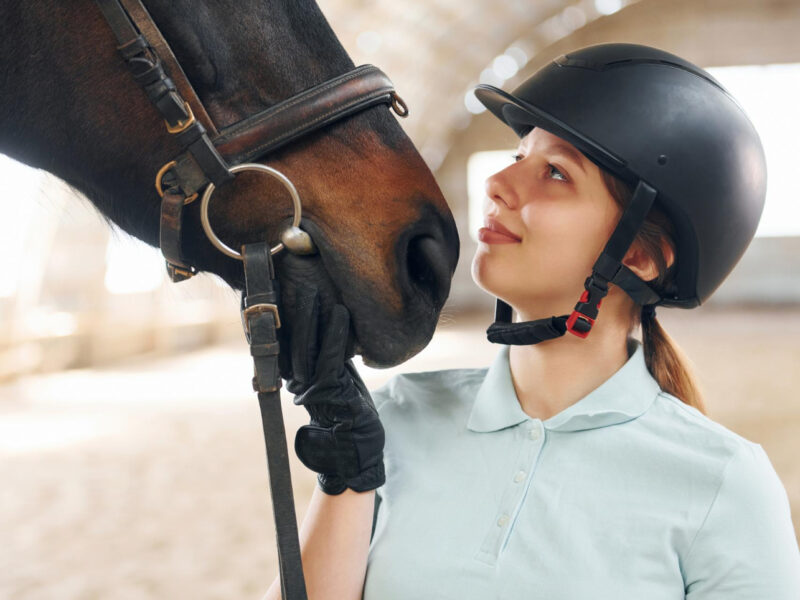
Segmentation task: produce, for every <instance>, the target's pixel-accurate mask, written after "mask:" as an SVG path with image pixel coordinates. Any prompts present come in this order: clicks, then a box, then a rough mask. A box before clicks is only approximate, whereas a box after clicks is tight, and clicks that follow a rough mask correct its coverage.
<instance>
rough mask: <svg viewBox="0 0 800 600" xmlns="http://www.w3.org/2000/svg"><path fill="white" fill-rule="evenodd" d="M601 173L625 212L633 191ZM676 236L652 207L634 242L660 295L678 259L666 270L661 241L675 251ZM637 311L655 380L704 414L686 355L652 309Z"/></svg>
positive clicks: (647, 361) (636, 320)
mask: <svg viewBox="0 0 800 600" xmlns="http://www.w3.org/2000/svg"><path fill="white" fill-rule="evenodd" d="M600 174H601V175H602V177H603V181H604V182H605V184H606V187H607V188H608V191H609V192H610V193H611V196H612V197H613V198H614V200H615V201H616V202H617V204H618V205H619V206H620V207H621V208H622V209H624V208H625V207H626V206H627V205H628V204H629V203H630V200H631V198H632V197H633V189H632V188H631V187H630V186H629V185H628V184H627V183H626V182H624V181H623V180H621V179H618V178H617V177H615V176H614V175H612V174H611V173H609V172H607V171H605V170H604V169H600ZM673 236H674V229H673V226H672V223H671V222H670V220H669V218H668V217H667V216H666V215H665V214H664V213H663V212H662V211H660V210H659V209H658V208H656V207H653V208H652V209H651V210H650V213H649V214H648V215H647V218H646V219H645V221H644V223H643V224H642V227H641V228H640V229H639V232H638V233H637V234H636V238H635V240H634V243H639V244H641V246H642V247H643V248H644V249H645V251H646V252H647V253H648V254H649V255H650V256H651V257H652V258H653V260H654V261H655V264H656V269H657V271H658V276H657V277H656V278H655V279H654V280H651V281H649V282H648V283H649V284H650V286H651V287H652V288H653V289H654V290H656V291H657V292H663V290H664V289H666V287H667V286H668V285H669V283H670V282H671V281H672V278H673V275H674V271H675V268H674V267H675V264H676V263H677V261H678V259H679V257H677V256H676V257H675V260H674V261H673V264H672V265H670V266H669V267H667V264H666V260H665V259H664V253H663V251H662V249H661V243H662V240H666V241H667V243H669V244H670V245H671V246H672V248H673V251H674V248H675V243H674V241H673ZM634 309H635V312H634V314H633V318H632V320H631V329H633V328H634V327H636V326H637V325H638V324H640V323H641V326H642V349H643V350H644V359H645V364H646V365H647V370H648V371H650V374H651V375H652V376H653V379H655V380H656V382H658V385H659V386H660V387H661V389H662V390H664V391H665V392H667V393H668V394H672V395H673V396H675V397H676V398H679V399H680V400H682V401H683V402H685V403H686V404H688V405H689V406H693V407H694V408H696V409H697V410H699V411H700V412H702V413H703V414H705V412H706V408H705V402H704V400H703V395H702V393H701V391H700V386H699V385H698V382H697V379H696V377H695V375H694V373H693V370H692V368H691V367H690V366H689V364H690V361H689V359H688V358H687V357H686V354H684V352H683V351H682V350H681V349H680V347H679V346H678V344H676V343H675V341H674V340H673V339H672V338H671V337H670V336H669V335H668V334H667V332H666V331H664V329H663V328H662V327H661V324H660V323H659V322H658V321H657V320H656V315H655V309H654V307H653V306H645V307H642V306H639V305H634Z"/></svg>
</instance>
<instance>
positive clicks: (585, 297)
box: [567, 290, 603, 338]
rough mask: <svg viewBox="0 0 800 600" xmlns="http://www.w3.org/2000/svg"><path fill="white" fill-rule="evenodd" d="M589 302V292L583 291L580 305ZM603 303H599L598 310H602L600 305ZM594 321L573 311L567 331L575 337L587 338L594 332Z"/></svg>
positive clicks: (568, 321)
mask: <svg viewBox="0 0 800 600" xmlns="http://www.w3.org/2000/svg"><path fill="white" fill-rule="evenodd" d="M588 301H589V292H588V291H587V290H584V291H583V294H581V299H580V300H579V301H578V302H579V304H583V303H586V302H588ZM602 303H603V301H602V300H600V301H599V302H598V303H597V308H600V305H601V304H602ZM594 321H595V320H594V319H593V318H591V317H590V316H588V315H585V314H584V313H582V312H580V311H579V310H573V311H572V314H571V315H570V316H569V318H568V319H567V331H569V332H570V333H571V334H573V335H577V336H578V337H579V338H586V337H587V336H588V335H589V332H590V331H591V330H592V326H593V325H594Z"/></svg>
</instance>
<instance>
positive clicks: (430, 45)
mask: <svg viewBox="0 0 800 600" xmlns="http://www.w3.org/2000/svg"><path fill="white" fill-rule="evenodd" d="M635 1H636V0H579V1H577V2H576V1H574V0H506V1H505V2H497V0H423V1H417V2H408V1H406V2H398V1H397V0H318V3H319V5H320V7H321V8H322V10H323V12H324V13H325V15H326V16H327V18H328V20H329V22H330V23H331V26H332V27H333V29H334V31H335V32H336V34H337V35H338V36H339V39H340V40H341V41H342V44H343V45H344V47H345V48H346V49H347V51H348V52H349V53H350V55H351V56H352V57H353V60H354V62H355V63H356V64H363V63H371V64H374V65H377V66H378V67H380V68H381V69H383V70H384V71H385V72H386V73H387V74H388V75H389V77H390V78H391V79H392V80H393V81H394V83H395V85H396V87H397V89H398V92H399V93H400V95H401V96H402V97H403V99H404V100H405V101H406V103H407V104H408V106H409V108H410V110H411V114H410V116H409V118H408V119H406V120H405V121H404V123H403V125H404V127H405V129H406V131H407V132H408V133H409V135H410V136H411V138H412V139H413V140H414V142H415V143H416V145H417V147H418V148H419V149H420V151H421V153H422V155H423V156H424V157H425V159H426V161H427V162H428V164H429V165H430V166H431V167H432V168H433V169H436V168H438V166H439V164H441V162H442V160H443V159H444V157H445V156H446V155H447V152H448V151H449V149H450V145H451V143H452V140H453V138H454V136H455V134H456V133H457V132H458V131H460V130H463V129H465V128H466V127H467V126H468V125H469V123H470V121H471V118H472V113H471V112H470V110H469V108H468V105H471V106H474V103H477V100H475V98H474V96H471V97H469V96H470V95H469V94H468V92H469V90H471V89H472V87H473V86H474V85H476V84H477V83H478V82H479V81H480V82H481V83H491V84H493V85H498V86H502V85H513V84H514V83H515V81H516V79H515V74H516V72H517V71H518V70H521V69H523V68H524V66H525V64H526V63H527V62H528V60H530V59H531V58H532V57H534V56H536V54H537V53H538V52H540V51H541V50H542V49H543V48H546V47H547V46H549V45H551V44H552V43H554V42H556V41H557V40H559V39H561V38H563V37H565V36H567V35H569V34H570V33H572V32H573V31H575V30H576V29H579V28H580V27H583V26H584V25H586V24H588V23H589V22H591V21H593V20H595V19H597V18H599V17H602V16H604V15H608V14H612V13H614V12H616V11H618V10H619V9H621V8H623V7H625V6H627V5H630V4H633V3H634V2H635ZM474 110H479V108H478V107H476V108H475V109H474Z"/></svg>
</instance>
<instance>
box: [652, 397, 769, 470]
mask: <svg viewBox="0 0 800 600" xmlns="http://www.w3.org/2000/svg"><path fill="white" fill-rule="evenodd" d="M648 416H649V417H650V420H651V421H653V422H654V423H660V424H661V425H662V426H663V427H664V429H665V433H666V434H668V435H670V436H671V437H674V438H678V439H684V440H685V442H686V443H691V444H692V445H697V444H701V445H703V446H707V447H709V448H710V449H724V450H725V455H726V457H727V458H731V457H732V456H733V455H734V454H736V453H737V452H739V451H753V450H754V449H756V448H760V446H759V445H758V444H757V443H755V442H752V441H750V440H748V439H747V438H745V437H743V436H742V435H740V434H738V433H736V432H735V431H732V430H731V429H728V428H727V427H725V426H724V425H722V424H721V423H718V422H717V421H715V420H713V419H712V418H711V417H709V416H708V415H706V414H704V413H702V412H700V411H699V410H698V409H697V408H695V407H694V406H689V405H688V404H686V403H685V402H683V401H682V400H681V399H680V398H677V397H676V396H673V395H672V394H670V393H668V392H665V391H663V390H662V391H660V392H659V393H658V395H657V396H656V401H655V402H654V403H653V407H652V409H651V410H650V411H648Z"/></svg>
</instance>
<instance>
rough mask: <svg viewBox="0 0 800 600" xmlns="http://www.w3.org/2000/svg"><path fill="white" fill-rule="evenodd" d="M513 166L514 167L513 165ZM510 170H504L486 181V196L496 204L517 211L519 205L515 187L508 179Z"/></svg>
mask: <svg viewBox="0 0 800 600" xmlns="http://www.w3.org/2000/svg"><path fill="white" fill-rule="evenodd" d="M512 166H513V165H512ZM507 171H508V169H507V168H506V169H503V170H502V171H498V172H497V173H495V174H493V175H490V176H489V177H488V178H487V179H486V184H485V185H486V196H487V197H488V198H489V200H491V201H492V202H494V203H498V204H503V205H505V207H506V208H509V209H511V210H513V209H515V208H516V207H517V205H518V204H519V201H518V199H517V196H516V194H515V193H514V187H513V186H512V185H511V182H510V181H509V177H508V172H507Z"/></svg>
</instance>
